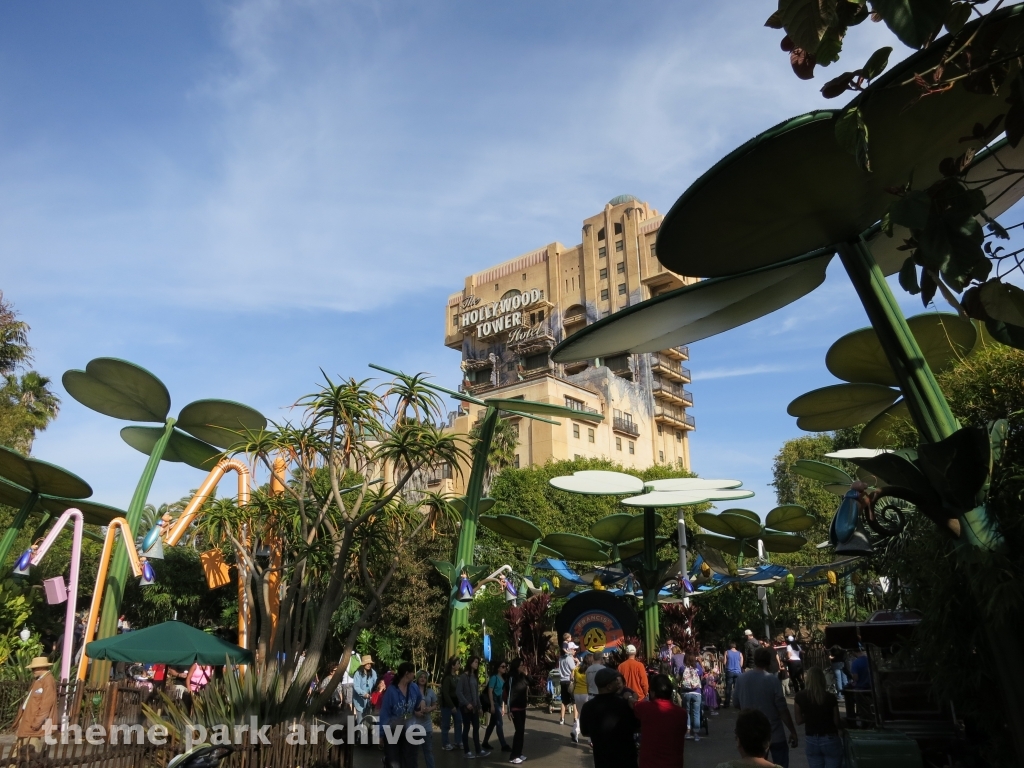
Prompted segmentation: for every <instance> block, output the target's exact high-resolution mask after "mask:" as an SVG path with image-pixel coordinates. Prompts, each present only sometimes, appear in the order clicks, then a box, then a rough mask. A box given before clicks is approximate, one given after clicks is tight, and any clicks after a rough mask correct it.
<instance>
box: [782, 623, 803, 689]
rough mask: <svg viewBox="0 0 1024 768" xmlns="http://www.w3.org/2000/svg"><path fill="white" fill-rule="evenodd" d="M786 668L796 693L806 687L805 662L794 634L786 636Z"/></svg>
mask: <svg viewBox="0 0 1024 768" xmlns="http://www.w3.org/2000/svg"><path fill="white" fill-rule="evenodd" d="M786 643H787V644H786V668H787V669H788V670H789V681H790V682H789V684H790V688H791V689H792V691H793V693H794V695H795V694H797V693H799V692H800V691H802V690H803V689H804V663H803V660H802V659H801V658H800V653H801V650H800V646H799V645H797V643H796V638H794V637H793V636H792V635H790V636H789V637H787V638H786Z"/></svg>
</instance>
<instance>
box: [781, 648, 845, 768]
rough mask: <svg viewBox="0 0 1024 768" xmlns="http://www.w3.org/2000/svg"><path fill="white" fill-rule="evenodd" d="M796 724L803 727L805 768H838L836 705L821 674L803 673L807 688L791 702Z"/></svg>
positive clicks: (840, 755) (840, 758) (840, 759)
mask: <svg viewBox="0 0 1024 768" xmlns="http://www.w3.org/2000/svg"><path fill="white" fill-rule="evenodd" d="M793 710H794V713H795V715H796V724H797V725H803V726H804V741H805V743H806V750H807V765H808V768H840V766H841V765H842V763H843V742H842V739H840V738H839V726H840V720H839V702H838V701H837V700H836V697H835V695H833V694H832V693H830V692H829V691H828V690H827V689H826V687H825V673H824V672H823V671H822V670H821V669H819V668H818V667H811V668H810V669H809V670H808V671H807V686H806V688H805V689H804V690H802V691H800V692H799V693H797V694H796V697H795V699H794V702H793Z"/></svg>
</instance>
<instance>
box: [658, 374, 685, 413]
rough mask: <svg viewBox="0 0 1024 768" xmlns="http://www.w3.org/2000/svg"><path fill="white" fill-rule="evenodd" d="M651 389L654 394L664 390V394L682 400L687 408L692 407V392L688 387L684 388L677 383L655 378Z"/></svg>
mask: <svg viewBox="0 0 1024 768" xmlns="http://www.w3.org/2000/svg"><path fill="white" fill-rule="evenodd" d="M653 389H654V392H655V394H657V393H658V392H664V393H665V394H666V395H671V396H672V397H677V398H679V399H680V400H682V401H683V403H684V404H685V405H686V407H687V408H692V407H693V393H692V392H690V391H689V390H688V389H684V388H683V387H681V386H680V385H679V384H673V383H672V382H670V381H662V380H661V379H655V380H654V387H653Z"/></svg>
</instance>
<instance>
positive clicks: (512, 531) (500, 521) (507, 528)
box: [480, 499, 562, 558]
mask: <svg viewBox="0 0 1024 768" xmlns="http://www.w3.org/2000/svg"><path fill="white" fill-rule="evenodd" d="M483 501H485V500H484V499H481V503H482V502H483ZM490 501H493V499H491V500H490ZM480 525H482V526H483V527H484V528H487V529H488V530H490V531H494V533H496V534H498V535H499V536H501V537H502V538H503V539H505V541H507V542H509V543H510V544H513V545H514V546H517V547H523V548H525V549H529V550H531V558H532V555H533V554H537V555H543V556H544V557H558V558H561V557H562V553H561V552H556V551H555V550H553V549H551V547H547V546H544V544H543V543H541V542H542V541H543V539H544V533H543V531H541V529H540V528H538V527H537V526H536V525H534V524H533V523H531V522H530V521H529V520H524V519H523V518H521V517H516V516H515V515H481V516H480Z"/></svg>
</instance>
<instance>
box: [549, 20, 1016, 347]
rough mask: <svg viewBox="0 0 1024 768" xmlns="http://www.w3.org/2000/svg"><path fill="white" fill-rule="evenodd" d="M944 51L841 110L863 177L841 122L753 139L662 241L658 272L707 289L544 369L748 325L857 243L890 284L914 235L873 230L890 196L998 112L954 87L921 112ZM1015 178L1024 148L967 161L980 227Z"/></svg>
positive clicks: (997, 28)
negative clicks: (859, 148) (852, 129)
mask: <svg viewBox="0 0 1024 768" xmlns="http://www.w3.org/2000/svg"><path fill="white" fill-rule="evenodd" d="M976 23H977V22H974V24H976ZM985 24H986V25H987V29H989V30H991V32H992V33H993V34H995V35H997V36H1002V37H1004V38H1006V39H1013V38H1014V37H1015V36H1016V35H1017V34H1019V33H1020V31H1021V29H1022V28H1024V20H1022V18H1021V8H1020V6H1015V7H1014V8H1010V9H1005V10H1003V11H999V12H996V13H993V14H989V15H988V16H986V17H985ZM970 26H971V25H968V28H967V29H968V31H967V32H965V33H964V34H969V33H970V32H969V28H970ZM945 42H948V38H946V39H945ZM945 42H944V41H943V40H940V41H937V42H936V43H935V44H934V45H932V46H931V47H929V48H928V49H927V50H925V51H923V52H921V53H919V54H916V55H915V56H911V57H910V58H909V59H907V60H905V61H904V62H902V63H901V64H898V65H897V66H895V67H894V68H893V69H892V70H890V72H888V73H887V74H885V75H884V76H882V77H879V78H878V79H877V81H875V82H874V83H872V85H871V86H869V87H868V88H867V89H866V91H865V93H863V94H861V95H860V96H859V97H858V98H857V99H855V100H854V101H853V102H851V105H852V106H859V107H860V108H861V110H862V112H863V113H864V116H865V118H864V119H865V121H866V123H867V124H868V125H869V127H870V131H871V139H870V142H871V144H870V152H871V164H872V171H873V172H872V173H864V172H863V171H861V169H860V168H859V167H858V165H857V163H856V162H855V160H854V158H853V156H852V155H850V154H847V153H846V152H845V151H844V150H843V149H842V148H841V147H840V146H839V144H838V142H837V140H836V136H835V123H836V121H837V120H838V119H839V118H840V116H841V115H842V114H843V113H844V112H845V110H838V111H834V112H833V111H822V112H812V113H810V114H807V115H801V116H799V117H796V118H793V119H792V120H788V121H786V122H784V123H781V124H780V125H778V126H775V127H774V128H772V129H770V130H768V131H766V132H765V133H763V134H761V135H760V136H757V137H755V138H754V139H752V140H750V141H749V142H747V143H746V144H744V145H743V146H742V147H740V148H738V149H737V150H735V151H734V152H732V153H731V154H729V155H728V156H726V157H725V158H724V159H723V160H721V161H720V162H719V163H717V164H716V165H715V166H714V167H712V168H711V169H710V170H709V171H708V172H707V173H705V174H704V175H703V176H702V177H701V178H700V179H698V181H697V182H695V183H694V184H693V185H692V186H691V187H690V188H689V189H688V190H686V192H684V193H683V195H682V196H681V197H680V198H679V200H678V201H677V202H676V204H675V205H674V206H673V207H672V210H671V211H669V213H668V215H667V216H666V217H665V220H664V221H663V222H662V225H661V228H660V230H659V234H658V243H657V246H658V247H657V252H658V258H659V260H660V261H661V262H662V263H663V264H664V265H665V266H667V267H668V268H669V269H672V270H674V271H676V272H679V273H681V274H684V275H691V276H704V277H711V278H715V279H711V280H706V281H702V282H700V283H697V284H694V285H689V286H686V287H684V288H680V289H678V290H676V291H671V292H669V293H666V294H662V295H660V296H657V297H655V298H653V299H649V300H648V301H645V302H642V303H640V304H637V305H634V306H632V307H628V308H627V309H624V310H622V311H620V312H616V313H615V314H614V315H611V316H609V317H607V318H603V319H602V320H599V321H598V322H596V323H594V324H592V325H589V326H587V327H586V328H584V329H582V330H581V331H579V332H577V333H575V334H573V335H572V336H570V337H569V338H567V339H565V340H564V341H562V342H561V343H560V344H559V345H557V346H556V347H555V349H554V350H553V351H552V355H551V357H552V359H554V360H555V361H556V362H562V363H565V362H574V361H577V360H584V359H587V358H593V357H606V356H609V355H614V354H618V353H621V352H650V351H655V350H658V349H664V348H665V347H668V346H671V345H677V344H687V343H690V342H692V341H697V340H699V339H703V338H707V337H709V336H713V335H715V334H718V333H722V332H724V331H727V330H730V329H732V328H735V327H738V326H740V325H743V324H744V323H748V322H750V321H752V320H756V319H757V318H759V317H763V316H764V315H767V314H769V313H771V312H774V311H775V310H776V309H779V308H780V307H783V306H785V305H787V304H789V303H790V302H792V301H795V300H796V299H798V298H800V297H801V296H804V295H806V294H807V293H810V292H811V291H813V290H814V289H815V288H817V287H818V285H820V284H821V283H822V282H823V281H824V278H825V268H826V266H827V265H828V263H829V260H830V259H831V258H832V255H833V251H834V246H835V245H836V244H837V243H840V242H845V241H848V240H851V239H853V238H856V237H857V236H859V235H861V234H863V235H864V236H865V238H866V239H867V241H868V243H869V246H870V248H871V250H872V252H873V254H874V257H875V260H876V262H877V263H878V265H879V267H880V268H881V269H882V272H883V274H886V275H891V274H894V273H896V272H897V271H898V270H899V268H900V266H901V265H902V264H903V262H904V261H905V260H906V257H907V253H906V252H905V251H900V250H898V248H899V247H900V246H902V245H903V243H904V241H905V240H906V239H907V238H908V237H909V236H910V232H909V231H908V230H906V229H904V228H902V227H899V226H896V227H894V230H893V235H894V236H893V237H887V236H886V235H884V234H883V233H881V232H880V231H879V229H878V227H877V222H878V220H879V218H880V217H881V214H882V212H883V211H884V209H885V208H886V207H887V206H888V205H889V204H890V203H891V202H892V201H893V200H894V199H895V198H893V196H892V195H891V194H890V193H889V192H888V191H887V188H888V187H893V186H894V187H902V186H903V185H904V184H906V183H907V182H908V181H909V180H910V178H911V176H913V181H914V186H915V188H919V189H920V188H923V187H926V186H928V185H929V184H930V183H931V182H932V181H934V180H935V179H937V178H938V166H939V161H940V160H942V159H943V158H945V157H947V156H950V155H955V154H958V153H959V152H960V151H962V149H961V148H962V147H963V145H962V144H961V143H960V141H959V140H960V138H961V137H963V136H967V135H971V133H972V128H973V126H974V124H975V123H983V124H985V125H987V124H989V123H990V122H991V119H992V118H993V117H995V116H996V115H998V114H1001V113H1003V112H1005V110H1006V107H1005V103H1004V102H1003V100H1002V99H1000V98H992V97H990V96H982V95H977V94H971V93H969V92H968V91H967V90H966V89H965V88H963V87H957V88H954V89H952V90H951V91H949V92H947V93H944V94H942V96H941V97H930V98H925V99H920V100H919V99H918V96H919V90H917V86H916V85H914V84H913V73H914V72H917V71H922V68H923V69H927V68H928V67H929V66H931V65H932V64H933V63H934V61H933V60H934V59H936V58H937V57H938V56H940V55H942V52H943V51H944V46H945ZM904 82H907V83H910V84H909V85H904V84H902V83H904ZM913 102H916V103H913ZM911 103H913V106H912V107H911V108H910V109H904V107H905V106H906V105H908V104H911ZM1022 165H1024V142H1022V143H1021V144H1019V145H1018V146H1017V147H1016V148H1013V147H1010V146H1009V144H1008V143H1006V141H1005V140H1003V141H1000V142H998V143H996V144H995V145H994V146H993V147H992V148H991V149H990V150H986V151H983V152H980V153H979V154H978V156H977V157H976V158H975V159H974V161H973V163H972V165H971V167H970V168H969V169H968V170H967V172H966V175H965V181H966V183H967V184H968V186H970V187H972V188H978V189H982V190H983V191H984V193H985V196H986V199H987V200H988V201H989V204H988V205H987V206H986V208H985V214H986V215H987V216H989V217H993V218H994V217H997V216H999V215H1000V214H1002V213H1003V212H1004V211H1005V210H1007V209H1008V208H1009V207H1010V206H1011V205H1013V204H1014V203H1015V202H1016V201H1017V200H1019V199H1020V198H1021V196H1022V195H1024V177H1021V176H1020V175H1019V174H1009V175H1005V174H1001V173H1000V172H999V171H1000V170H1001V169H1004V168H1020V167H1022ZM723 211H742V212H743V215H742V217H734V218H732V219H730V220H729V226H728V227H716V226H709V225H708V222H714V221H719V220H721V218H722V215H723V214H722V212H723Z"/></svg>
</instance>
